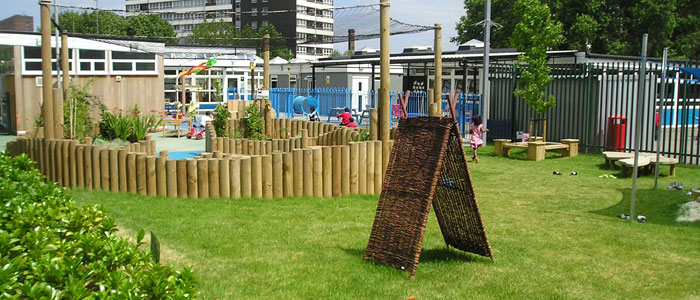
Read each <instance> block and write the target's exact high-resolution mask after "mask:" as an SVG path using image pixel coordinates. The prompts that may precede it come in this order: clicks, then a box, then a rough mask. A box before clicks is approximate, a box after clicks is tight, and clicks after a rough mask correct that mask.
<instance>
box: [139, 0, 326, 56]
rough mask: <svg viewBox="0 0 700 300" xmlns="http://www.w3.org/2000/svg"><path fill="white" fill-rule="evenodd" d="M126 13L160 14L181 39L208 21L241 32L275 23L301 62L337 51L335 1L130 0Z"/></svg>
mask: <svg viewBox="0 0 700 300" xmlns="http://www.w3.org/2000/svg"><path fill="white" fill-rule="evenodd" d="M126 10H127V11H128V12H129V13H141V12H150V13H158V15H159V16H160V17H161V18H163V19H165V20H166V21H168V22H169V23H170V24H172V25H173V27H174V29H175V32H176V33H177V36H178V37H185V36H187V35H189V34H190V33H192V29H194V27H195V26H197V25H198V24H201V23H203V22H205V21H209V22H211V21H213V20H224V21H226V22H231V23H232V24H234V25H235V26H236V28H237V29H242V28H243V27H245V26H246V25H248V26H250V27H251V28H253V29H257V28H259V27H260V26H263V25H266V24H271V25H273V26H275V29H277V31H279V32H280V33H282V35H283V36H284V37H285V38H286V45H287V47H288V48H289V49H291V50H292V51H293V52H294V53H296V57H297V58H299V59H307V60H314V59H317V58H319V57H326V56H330V55H331V52H332V51H333V0H126ZM311 41H313V43H310V42H311Z"/></svg>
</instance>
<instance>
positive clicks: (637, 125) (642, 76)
mask: <svg viewBox="0 0 700 300" xmlns="http://www.w3.org/2000/svg"><path fill="white" fill-rule="evenodd" d="M648 38H649V35H648V34H646V33H645V34H644V37H643V38H642V61H641V64H640V68H641V70H640V73H639V94H638V96H637V115H636V117H635V118H634V169H633V170H632V200H631V201H630V220H632V221H634V219H635V218H636V216H635V214H634V206H635V204H636V202H637V172H638V171H639V170H638V169H639V166H638V165H639V143H640V140H639V139H640V138H639V136H640V134H641V132H642V123H641V119H642V104H644V95H646V93H645V92H644V89H645V87H646V72H647V67H646V66H647V39H648Z"/></svg>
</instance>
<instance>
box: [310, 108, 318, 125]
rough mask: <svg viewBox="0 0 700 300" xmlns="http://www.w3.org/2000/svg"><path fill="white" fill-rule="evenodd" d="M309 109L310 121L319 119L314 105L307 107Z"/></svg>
mask: <svg viewBox="0 0 700 300" xmlns="http://www.w3.org/2000/svg"><path fill="white" fill-rule="evenodd" d="M309 110H310V111H311V113H310V114H309V121H311V122H318V121H321V120H320V119H319V118H318V114H317V113H316V107H313V106H312V107H311V108H309Z"/></svg>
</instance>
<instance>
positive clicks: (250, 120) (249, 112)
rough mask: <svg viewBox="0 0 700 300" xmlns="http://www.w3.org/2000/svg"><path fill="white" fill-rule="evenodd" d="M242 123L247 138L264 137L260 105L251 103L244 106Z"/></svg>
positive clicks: (256, 138)
mask: <svg viewBox="0 0 700 300" xmlns="http://www.w3.org/2000/svg"><path fill="white" fill-rule="evenodd" d="M243 125H244V126H245V131H246V134H247V135H248V138H249V139H251V140H262V139H264V138H265V124H264V123H263V119H262V116H261V115H260V106H258V104H251V105H249V106H248V107H246V109H245V118H243Z"/></svg>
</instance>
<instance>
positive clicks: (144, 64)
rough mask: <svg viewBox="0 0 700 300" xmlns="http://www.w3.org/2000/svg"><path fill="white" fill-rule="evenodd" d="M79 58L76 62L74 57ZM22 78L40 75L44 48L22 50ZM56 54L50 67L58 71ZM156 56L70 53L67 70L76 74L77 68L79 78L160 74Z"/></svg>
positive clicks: (132, 53) (130, 53) (118, 52)
mask: <svg viewBox="0 0 700 300" xmlns="http://www.w3.org/2000/svg"><path fill="white" fill-rule="evenodd" d="M74 52H76V53H77V55H78V57H77V58H78V59H77V62H76V60H75V58H74V57H73V55H74V54H73V53H74ZM22 57H23V70H22V71H23V72H22V73H23V74H27V75H35V74H36V75H38V74H41V48H40V47H23V48H22ZM56 63H57V60H56V52H55V51H54V50H52V51H51V67H52V69H53V70H56ZM156 63H157V59H156V55H155V54H154V53H144V52H125V51H108V50H89V49H69V51H68V66H69V70H70V71H73V70H74V69H73V67H74V65H76V64H77V67H78V74H92V75H106V74H108V73H109V74H115V75H119V74H124V75H128V74H157V68H156Z"/></svg>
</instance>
